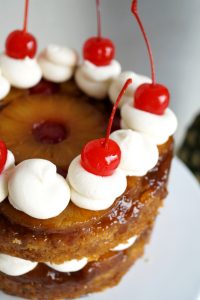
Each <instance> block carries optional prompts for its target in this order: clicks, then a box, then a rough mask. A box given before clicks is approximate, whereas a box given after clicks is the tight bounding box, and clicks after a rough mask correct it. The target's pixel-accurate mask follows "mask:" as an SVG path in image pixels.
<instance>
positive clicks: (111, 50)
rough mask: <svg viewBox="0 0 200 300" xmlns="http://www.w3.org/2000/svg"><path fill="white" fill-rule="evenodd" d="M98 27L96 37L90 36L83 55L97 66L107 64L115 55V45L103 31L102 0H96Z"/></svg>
mask: <svg viewBox="0 0 200 300" xmlns="http://www.w3.org/2000/svg"><path fill="white" fill-rule="evenodd" d="M96 8H97V28H98V33H97V36H96V37H91V38H89V39H88V40H87V41H86V42H85V44H84V46H83V57H84V59H85V60H89V61H90V62H91V63H93V64H94V65H96V66H107V65H109V64H110V63H111V61H112V60H113V58H114V57H115V46H114V44H113V42H112V41H111V40H110V39H108V38H103V37H102V33H101V12H100V0H96Z"/></svg>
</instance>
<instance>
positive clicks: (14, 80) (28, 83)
mask: <svg viewBox="0 0 200 300" xmlns="http://www.w3.org/2000/svg"><path fill="white" fill-rule="evenodd" d="M0 67H1V70H2V74H3V76H5V78H6V79H7V80H8V81H9V82H10V84H11V85H12V86H14V87H16V88H21V89H26V88H30V87H33V86H34V85H36V84H37V83H38V82H39V81H40V79H41V77H42V72H41V69H40V67H39V65H38V63H37V60H36V59H34V58H29V57H26V58H24V59H15V58H12V57H9V56H7V55H6V54H1V55H0Z"/></svg>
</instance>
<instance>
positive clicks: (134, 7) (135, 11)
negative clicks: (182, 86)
mask: <svg viewBox="0 0 200 300" xmlns="http://www.w3.org/2000/svg"><path fill="white" fill-rule="evenodd" d="M131 10H132V13H133V15H134V16H135V18H136V20H137V23H138V25H139V27H140V29H141V32H142V34H143V37H144V40H145V43H146V46H147V50H148V54H149V58H150V63H151V77H152V83H153V84H155V83H156V78H155V66H154V61H153V53H152V50H151V46H150V43H149V40H148V38H147V34H146V32H145V29H144V26H143V24H142V21H141V19H140V17H139V15H138V0H133V3H132V8H131Z"/></svg>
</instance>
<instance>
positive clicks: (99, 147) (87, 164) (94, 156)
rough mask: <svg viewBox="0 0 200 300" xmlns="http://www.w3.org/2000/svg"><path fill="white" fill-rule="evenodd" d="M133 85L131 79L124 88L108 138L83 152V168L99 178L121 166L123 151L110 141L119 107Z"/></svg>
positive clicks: (111, 118) (90, 143) (114, 107)
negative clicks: (129, 87) (128, 88)
mask: <svg viewBox="0 0 200 300" xmlns="http://www.w3.org/2000/svg"><path fill="white" fill-rule="evenodd" d="M131 83H132V80H131V79H128V80H127V81H126V83H125V85H124V86H123V88H122V90H121V92H120V94H119V96H118V98H117V101H116V103H115V105H114V106H113V110H112V113H111V116H110V120H109V123H108V128H107V132H106V137H105V138H101V139H97V140H92V141H90V142H89V143H87V144H86V145H85V146H84V147H83V149H82V152H81V164H82V167H83V168H84V169H85V170H86V171H88V172H90V173H92V174H95V175H98V176H110V175H112V174H113V172H114V171H115V169H116V168H117V167H118V166H119V163H120V159H121V150H120V148H119V146H118V144H117V143H116V142H114V141H113V140H111V139H109V136H110V132H111V128H112V124H113V119H114V116H115V112H116V109H117V106H118V104H119V102H120V100H121V98H122V96H123V94H124V93H125V91H126V89H127V87H128V86H129V85H130V84H131Z"/></svg>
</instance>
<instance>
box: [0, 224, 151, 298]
mask: <svg viewBox="0 0 200 300" xmlns="http://www.w3.org/2000/svg"><path fill="white" fill-rule="evenodd" d="M150 232H151V228H149V229H148V230H146V231H145V232H144V233H143V234H142V235H141V237H140V238H138V239H137V241H136V242H135V244H134V245H133V246H132V247H131V248H129V249H127V250H124V251H118V252H108V253H107V254H106V255H104V256H102V257H100V259H99V261H98V262H90V263H88V264H87V266H85V267H84V268H83V269H82V270H80V271H78V272H75V273H60V272H57V271H55V270H53V269H51V268H49V267H47V266H45V265H43V264H39V265H38V266H37V267H36V268H35V269H34V270H33V271H31V272H29V273H27V274H25V275H22V276H17V277H13V276H8V275H5V274H3V273H1V272H0V289H1V290H3V291H5V292H6V293H9V294H11V295H15V296H20V297H24V298H28V299H37V300H56V299H63V298H68V299H71V298H76V297H80V296H83V295H86V294H88V293H91V292H97V291H101V290H103V289H105V288H108V287H112V286H114V285H116V284H118V282H119V280H120V279H121V277H122V276H123V274H124V273H125V272H127V270H128V269H129V267H130V266H131V265H132V264H133V263H134V262H135V260H136V259H137V258H139V257H140V256H141V255H142V254H143V251H144V246H145V244H146V243H147V242H148V240H149V236H150Z"/></svg>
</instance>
